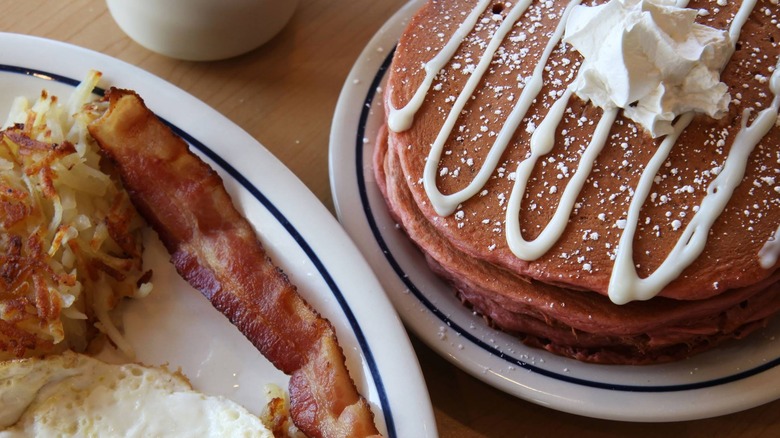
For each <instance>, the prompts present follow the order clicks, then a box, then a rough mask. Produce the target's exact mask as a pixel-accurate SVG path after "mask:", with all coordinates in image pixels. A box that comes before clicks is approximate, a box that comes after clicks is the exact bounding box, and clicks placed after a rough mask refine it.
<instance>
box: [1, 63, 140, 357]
mask: <svg viewBox="0 0 780 438" xmlns="http://www.w3.org/2000/svg"><path fill="white" fill-rule="evenodd" d="M100 76H101V75H100V73H99V72H94V71H93V72H90V74H89V75H88V77H87V78H86V80H84V81H83V82H82V83H81V84H80V85H79V86H78V87H77V88H76V89H75V90H74V92H73V94H72V95H71V96H70V98H69V99H68V101H67V102H60V101H59V99H58V98H57V97H56V96H53V95H50V94H49V93H48V92H47V91H45V90H44V91H42V92H41V95H40V97H39V98H38V99H37V100H36V101H35V102H33V103H32V104H30V102H29V101H28V100H27V99H26V98H24V97H19V98H17V99H16V100H15V101H14V103H13V105H12V108H11V112H10V114H9V116H8V120H7V121H6V123H5V125H4V126H3V130H2V131H0V360H2V359H8V358H14V357H29V356H33V355H38V354H43V353H53V352H60V351H63V350H66V349H72V350H76V351H84V350H85V349H86V348H87V346H88V344H89V343H90V341H92V340H93V339H95V338H96V337H97V336H98V335H99V334H101V333H103V334H105V335H107V337H108V339H110V340H111V341H112V342H113V343H114V344H115V345H116V346H117V347H118V348H119V349H120V350H122V351H124V352H125V353H126V354H127V355H128V356H129V357H132V356H133V352H132V349H131V348H130V346H129V345H128V344H127V342H126V341H124V339H123V338H122V336H121V333H120V331H119V329H118V328H117V326H116V324H115V323H114V321H112V319H111V313H110V312H111V310H113V309H114V308H115V307H116V305H117V304H118V302H119V301H120V299H121V298H123V297H141V296H145V295H146V294H148V293H149V292H150V291H151V283H150V282H149V280H150V276H151V272H144V271H143V267H142V261H141V254H142V250H143V248H142V241H141V227H142V226H143V221H142V219H141V218H140V216H139V215H138V214H137V212H136V211H135V209H134V207H133V206H132V204H131V203H130V200H129V198H128V195H127V193H126V192H125V191H124V189H123V188H122V187H121V185H120V183H119V182H118V179H117V178H114V177H112V176H111V174H110V172H107V171H106V169H103V168H101V164H102V163H101V159H100V155H99V153H98V147H97V146H96V144H95V143H94V140H93V139H92V137H91V136H90V135H89V132H88V131H87V124H88V123H89V122H90V121H92V120H94V119H95V118H96V117H98V116H99V114H100V108H99V105H101V104H100V103H96V102H93V94H92V90H93V89H94V87H95V86H96V85H97V83H98V81H99V79H100Z"/></svg>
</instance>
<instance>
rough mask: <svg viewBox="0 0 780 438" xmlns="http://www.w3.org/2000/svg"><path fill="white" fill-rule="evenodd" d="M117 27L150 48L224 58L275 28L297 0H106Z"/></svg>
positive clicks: (257, 42) (172, 53)
mask: <svg viewBox="0 0 780 438" xmlns="http://www.w3.org/2000/svg"><path fill="white" fill-rule="evenodd" d="M106 4H107V6H108V10H109V12H110V13H111V16H112V17H113V18H114V20H115V21H116V23H117V24H118V25H119V27H120V28H121V29H122V31H124V32H125V33H126V34H127V35H128V36H129V37H130V38H132V39H133V40H135V41H136V42H137V43H138V44H140V45H142V46H144V47H146V48H147V49H149V50H152V51H154V52H157V53H160V54H163V55H166V56H170V57H172V58H177V59H185V60H189V61H211V60H217V59H225V58H230V57H233V56H237V55H241V54H243V53H246V52H249V51H250V50H253V49H255V48H257V47H259V46H261V45H262V44H264V43H265V42H267V41H268V40H270V39H271V38H272V37H273V36H274V35H276V34H277V33H279V31H280V30H282V28H283V27H284V26H285V25H286V24H287V22H288V21H289V20H290V17H292V15H293V12H295V8H296V7H297V6H298V0H106Z"/></svg>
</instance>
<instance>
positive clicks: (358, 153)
mask: <svg viewBox="0 0 780 438" xmlns="http://www.w3.org/2000/svg"><path fill="white" fill-rule="evenodd" d="M393 53H395V49H393V50H391V51H390V53H389V54H388V55H387V57H386V58H385V60H384V61H383V63H382V65H381V66H380V67H379V69H378V71H377V73H376V75H375V76H374V80H373V81H372V82H371V85H370V87H369V89H368V94H367V95H366V99H365V100H364V102H363V107H362V111H361V114H360V122H359V124H358V130H357V138H356V141H355V170H356V172H357V181H358V189H359V192H360V200H361V203H362V204H363V211H364V212H365V215H366V219H367V221H368V224H369V227H370V228H371V231H372V232H373V234H374V238H375V239H376V241H377V244H378V245H379V247H380V248H381V249H382V253H383V254H384V255H385V258H386V259H387V262H388V263H389V264H390V266H392V268H393V270H394V271H395V273H396V275H397V276H398V278H399V279H400V280H401V281H402V282H403V283H404V285H405V286H406V287H407V288H408V289H409V290H410V291H411V292H412V294H413V295H414V296H415V297H416V298H417V299H418V300H419V301H420V303H422V304H423V305H424V306H425V307H426V308H427V309H428V310H429V311H430V312H431V313H432V314H433V315H434V316H436V318H438V319H439V320H441V321H442V322H443V323H444V324H446V325H447V326H448V327H450V328H451V329H453V330H455V332H457V333H458V335H460V336H462V337H463V338H466V339H468V340H469V341H470V342H471V343H473V344H474V345H477V346H478V347H480V348H482V349H483V350H485V351H487V352H488V353H490V354H492V355H494V356H496V357H499V358H501V359H503V360H505V361H507V362H509V363H510V364H513V365H515V366H518V367H521V368H524V369H526V370H529V371H532V372H534V373H537V374H540V375H543V376H545V377H550V378H553V379H556V380H560V381H563V382H566V383H572V384H576V385H582V386H588V387H591V388H598V389H608V390H614V391H626V392H646V393H650V392H676V391H690V390H694V389H701V388H710V387H714V386H718V385H723V384H726V383H730V382H734V381H737V380H741V379H745V378H748V377H750V376H754V375H756V374H760V373H762V372H764V371H766V370H769V369H771V368H774V367H776V366H778V365H780V357H778V358H775V359H773V360H771V361H767V362H765V363H763V364H762V365H761V366H758V367H755V368H751V369H749V370H745V371H743V372H740V373H736V374H731V375H728V376H723V377H720V378H717V379H711V380H706V381H702V382H696V383H687V384H680V385H653V386H639V385H623V384H616V383H610V382H597V381H593V380H587V379H580V378H576V377H572V376H567V375H564V374H560V373H556V372H553V371H550V370H547V369H544V368H540V367H538V366H535V365H532V364H530V363H528V362H526V361H523V360H520V359H518V358H516V357H514V356H512V355H510V354H507V353H504V352H503V351H500V350H498V349H496V348H495V347H493V346H491V345H489V344H487V343H485V342H483V341H481V340H480V339H478V338H477V337H475V336H473V335H472V334H471V333H469V332H468V331H467V330H464V329H463V327H461V326H460V325H458V324H457V323H456V322H455V321H453V320H452V319H450V318H448V317H447V316H446V315H444V314H443V313H442V312H441V310H439V309H438V308H437V307H436V306H435V305H434V304H433V303H432V302H431V301H430V300H428V298H427V297H426V296H425V295H424V294H423V293H422V292H421V291H420V290H419V289H418V288H417V286H416V285H415V284H414V282H413V281H412V280H411V278H410V276H409V274H407V273H406V272H404V270H403V268H402V267H401V265H400V264H399V263H398V261H397V260H396V259H395V256H394V255H393V253H392V252H391V251H390V248H389V247H388V246H387V243H386V242H385V240H384V237H383V236H382V233H381V231H380V230H379V227H378V226H377V224H376V221H375V220H374V214H373V212H372V210H371V204H370V202H369V199H368V192H367V190H366V180H365V175H364V173H363V148H364V146H365V144H364V141H363V139H364V138H365V133H366V122H367V121H368V117H369V113H370V110H371V105H372V103H373V100H374V95H375V94H376V93H375V90H377V88H378V87H379V85H380V83H381V82H382V79H383V78H384V75H385V73H386V72H387V69H388V68H389V66H390V62H391V61H392V59H393Z"/></svg>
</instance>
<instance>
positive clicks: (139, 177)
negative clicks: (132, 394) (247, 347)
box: [89, 89, 378, 437]
mask: <svg viewBox="0 0 780 438" xmlns="http://www.w3.org/2000/svg"><path fill="white" fill-rule="evenodd" d="M106 98H107V99H108V100H109V103H110V106H109V109H108V110H107V111H106V113H105V114H104V115H103V116H102V117H101V118H100V119H98V120H96V121H95V122H93V123H92V124H91V125H90V126H89V131H90V133H91V134H92V136H93V137H94V138H95V139H96V140H97V142H98V143H99V145H100V147H101V149H102V150H103V151H104V153H105V154H106V155H107V156H108V157H109V158H110V159H111V160H112V161H113V162H114V163H115V164H116V166H117V168H118V171H119V173H120V176H121V177H122V181H123V183H124V185H125V188H126V189H127V190H128V192H129V193H130V196H131V198H132V199H133V202H134V204H135V205H136V208H137V209H138V210H139V212H140V213H141V214H142V215H143V216H144V217H145V218H146V220H147V221H148V222H149V223H150V224H151V226H152V227H153V228H154V229H155V231H157V233H158V234H159V236H160V239H161V240H162V242H163V243H164V245H165V246H166V248H167V249H168V251H169V252H170V254H171V260H172V262H173V264H174V266H175V267H176V269H177V271H178V272H179V274H180V275H181V276H182V277H184V278H185V279H186V280H187V281H188V282H189V283H190V284H191V285H192V286H194V287H195V288H197V289H198V290H200V291H201V293H203V295H204V296H206V297H207V298H208V299H209V300H210V301H211V303H212V304H213V305H214V307H215V308H217V309H218V310H219V311H220V312H222V313H223V314H224V315H225V316H227V317H228V318H229V319H230V321H231V322H232V323H233V324H234V325H236V327H238V329H239V330H240V331H241V332H242V333H243V334H244V335H245V336H246V337H247V338H248V339H249V340H250V341H251V342H252V343H253V344H254V345H255V346H256V347H257V348H258V349H259V350H260V352H261V353H262V354H263V355H264V356H265V357H266V358H268V360H270V361H271V362H272V363H273V364H274V365H275V366H276V367H277V368H279V369H280V370H281V371H283V372H284V373H286V374H289V375H290V376H291V378H290V387H289V391H290V408H291V409H290V410H291V415H292V417H293V421H294V422H295V424H296V426H298V428H299V429H301V430H302V431H303V432H304V433H306V434H307V435H308V436H311V437H358V436H371V435H378V432H377V429H376V427H375V425H374V421H373V414H372V413H371V410H370V409H369V406H368V403H367V402H366V400H365V399H364V398H363V397H362V396H360V394H359V393H358V392H357V388H356V387H355V384H354V382H353V381H352V379H351V378H350V376H349V373H348V371H347V369H346V366H345V363H344V360H345V359H344V354H343V352H342V350H341V348H340V347H339V345H338V342H337V340H336V335H335V332H334V330H333V327H332V326H331V324H330V322H328V321H327V320H326V319H325V318H322V317H321V316H320V315H319V314H318V313H317V312H316V311H315V310H314V309H313V308H312V307H311V306H310V305H309V304H308V303H306V302H305V301H304V300H303V298H301V296H300V295H299V294H298V293H297V290H296V288H295V286H294V285H293V284H291V283H290V281H289V280H288V278H287V276H286V275H285V274H284V273H283V272H282V271H281V270H280V269H279V268H278V267H276V266H275V265H274V264H273V263H272V261H271V260H270V259H269V257H268V256H267V254H266V252H265V250H264V249H263V246H262V244H261V243H260V241H259V240H258V238H257V236H256V234H255V232H254V230H253V229H252V227H251V226H250V225H249V223H248V222H247V220H246V219H245V218H244V217H243V216H242V215H241V214H240V213H239V212H238V211H237V210H236V208H235V206H234V205H233V203H232V201H231V199H230V196H229V195H228V193H227V192H226V191H225V188H224V185H223V184H222V180H221V179H220V177H219V176H218V175H217V173H216V172H215V171H214V170H213V169H211V168H210V167H209V166H208V164H206V163H204V162H203V161H202V160H200V159H199V158H198V157H197V156H195V155H194V154H192V153H191V152H190V151H189V149H188V146H187V144H186V143H185V142H184V140H182V139H181V138H179V137H178V136H176V135H175V134H174V133H173V132H172V131H171V130H170V129H169V128H168V127H167V126H165V124H163V123H162V122H161V121H160V120H159V119H158V118H157V117H156V116H155V115H154V114H153V113H152V112H151V111H150V110H149V109H147V108H146V106H145V105H144V103H143V100H142V99H141V98H140V97H139V96H138V95H137V94H135V93H134V92H132V91H127V90H118V89H111V90H109V91H108V92H107V93H106Z"/></svg>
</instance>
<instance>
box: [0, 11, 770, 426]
mask: <svg viewBox="0 0 780 438" xmlns="http://www.w3.org/2000/svg"><path fill="white" fill-rule="evenodd" d="M127 1H132V0H127ZM163 1H164V0H163ZM280 1H284V0H280ZM403 4H404V1H402V0H383V1H377V0H373V1H370V0H362V1H360V0H336V1H334V0H302V1H301V6H300V8H299V9H298V11H297V12H296V14H295V16H294V17H293V19H292V21H291V22H290V24H289V25H288V26H287V27H286V28H285V29H284V30H283V31H282V33H280V34H279V35H278V36H277V37H275V38H274V39H273V40H271V41H270V42H269V43H267V44H266V45H264V46H262V47H260V48H259V49H257V50H255V51H253V52H251V53H249V54H247V55H243V56H240V57H237V58H234V59H229V60H225V61H218V62H205V63H196V62H185V61H177V60H173V59H169V58H166V57H164V56H161V55H157V54H155V53H152V52H150V51H148V50H146V49H144V48H143V47H141V46H139V45H138V44H136V43H134V42H133V41H132V40H130V39H129V38H128V37H126V36H125V35H124V34H123V33H122V32H121V31H120V29H119V28H118V27H117V26H116V24H115V23H114V22H113V20H112V19H111V16H110V15H109V13H108V12H107V10H106V7H105V4H104V2H102V1H99V0H74V1H53V0H49V1H43V0H24V1H19V0H0V30H2V31H5V32H15V33H22V34H28V35H36V36H41V37H46V38H51V39H54V40H59V41H65V42H68V43H71V44H75V45H78V46H82V47H86V48H88V49H92V50H96V51H98V52H102V53H104V54H107V55H110V56H113V57H115V58H119V59H122V60H124V61H127V62H130V63H132V64H134V65H137V66H139V67H141V68H143V69H145V70H147V71H149V72H151V73H153V74H155V75H157V76H159V77H161V78H164V79H165V80H167V81H169V82H171V83H173V84H175V85H177V86H178V87H180V88H182V89H184V90H186V91H187V92H189V93H191V94H193V95H194V96H196V97H197V98H199V99H201V100H202V101H204V102H205V103H207V104H208V105H210V106H211V107H213V108H215V109H216V110H217V111H219V112H221V113H222V114H224V115H225V116H227V117H228V118H229V119H231V120H232V121H233V122H235V123H236V124H237V125H238V126H240V127H241V128H243V129H244V130H246V131H247V132H249V133H250V134H251V135H253V136H254V137H255V138H256V139H258V140H259V141H260V142H261V143H262V144H263V145H265V146H266V147H267V148H268V149H269V150H271V152H273V153H274V154H275V155H276V156H277V157H278V158H279V159H280V160H281V161H282V162H283V163H284V164H285V165H286V166H288V167H289V168H290V169H291V170H292V171H293V172H294V173H295V174H296V175H297V176H298V177H299V178H300V179H301V180H302V181H303V183H304V184H306V186H308V187H309V189H311V190H312V191H313V192H314V194H315V195H317V196H318V197H319V199H320V200H321V201H322V202H323V203H324V204H325V205H326V206H327V207H328V208H330V209H331V211H333V202H332V198H331V194H330V187H329V183H328V165H327V157H328V136H329V131H330V125H331V120H332V117H333V111H334V108H335V105H336V100H337V99H338V96H339V93H340V91H341V87H342V85H343V84H344V81H345V78H346V76H347V73H348V72H349V70H350V68H351V67H352V65H353V63H354V62H355V60H356V59H357V57H358V55H359V54H360V52H361V50H362V49H363V47H364V46H365V45H366V43H367V42H368V40H369V39H370V38H371V37H372V36H373V34H374V33H375V32H376V31H377V30H378V29H379V27H380V26H381V25H382V24H383V23H384V22H385V21H386V20H387V19H388V18H390V16H391V15H392V14H393V13H394V12H395V11H396V10H398V9H399V8H400V7H401V6H402V5H403ZM125 85H127V86H131V85H130V84H125ZM412 341H413V343H414V346H415V349H416V352H417V354H418V357H419V359H420V364H421V366H422V369H423V373H424V375H425V378H426V381H427V385H428V390H429V392H430V396H431V401H432V403H433V407H434V411H435V414H436V422H437V426H438V429H439V434H440V435H441V436H442V437H483V436H489V437H508V436H512V437H637V438H639V437H666V436H668V437H705V438H717V437H767V438H769V437H780V401H775V402H772V403H769V404H766V405H764V406H760V407H757V408H753V409H750V410H747V411H744V412H740V413H736V414H732V415H726V416H722V417H718V418H711V419H705V420H697V421H688V422H679V423H654V424H637V423H625V422H615V421H606V420H597V419H591V418H585V417H580V416H576V415H571V414H566V413H561V412H558V411H554V410H551V409H548V408H545V407H542V406H538V405H535V404H532V403H529V402H526V401H524V400H520V399H517V398H515V397H512V396H510V395H507V394H504V393H502V392H500V391H498V390H496V389H493V388H492V387H490V386H488V385H486V384H484V383H482V382H480V381H479V380H477V379H475V378H473V377H471V376H469V375H467V374H466V373H464V372H462V371H460V370H459V369H458V368H456V367H455V366H453V365H451V364H450V363H449V362H447V361H446V360H444V359H442V358H441V357H439V356H438V355H437V354H436V353H434V352H433V351H432V350H430V349H429V348H428V347H426V346H425V345H424V344H423V343H422V342H420V341H419V340H417V339H415V338H414V337H413V336H412ZM777 384H778V385H780V382H777ZM403 438H414V437H403Z"/></svg>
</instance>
